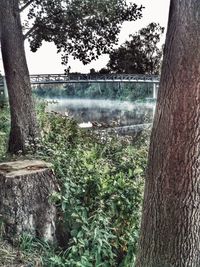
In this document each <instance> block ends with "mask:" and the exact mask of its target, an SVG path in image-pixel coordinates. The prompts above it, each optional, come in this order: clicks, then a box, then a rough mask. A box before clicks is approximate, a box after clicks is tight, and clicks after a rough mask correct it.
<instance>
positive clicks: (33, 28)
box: [24, 25, 37, 40]
mask: <svg viewBox="0 0 200 267" xmlns="http://www.w3.org/2000/svg"><path fill="white" fill-rule="evenodd" d="M36 28H37V26H36V25H33V27H32V28H30V29H29V30H28V31H27V32H26V33H25V34H24V40H26V39H27V38H28V37H29V36H30V35H31V33H32V32H33V31H34V30H35V29H36Z"/></svg>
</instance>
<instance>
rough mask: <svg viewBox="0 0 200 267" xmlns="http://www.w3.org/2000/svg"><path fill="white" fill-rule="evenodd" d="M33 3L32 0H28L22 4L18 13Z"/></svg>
mask: <svg viewBox="0 0 200 267" xmlns="http://www.w3.org/2000/svg"><path fill="white" fill-rule="evenodd" d="M32 2H34V0H29V1H28V2H27V3H26V4H24V5H23V6H22V7H21V8H20V9H19V12H22V11H24V9H26V8H27V7H28V6H30V4H31V3H32Z"/></svg>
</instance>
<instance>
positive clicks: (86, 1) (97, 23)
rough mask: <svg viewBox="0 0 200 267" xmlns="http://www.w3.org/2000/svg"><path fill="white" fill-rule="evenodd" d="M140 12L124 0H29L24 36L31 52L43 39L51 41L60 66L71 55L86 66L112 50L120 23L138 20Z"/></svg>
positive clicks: (140, 10) (136, 7)
mask: <svg viewBox="0 0 200 267" xmlns="http://www.w3.org/2000/svg"><path fill="white" fill-rule="evenodd" d="M22 2H25V3H28V2H29V1H28V0H27V1H22ZM141 12H142V6H140V7H138V6H137V5H136V4H127V3H126V0H72V1H71V0H65V1H60V0H54V1H52V0H45V1H44V0H43V1H41V0H33V1H31V6H30V10H29V13H28V19H29V20H31V21H32V27H31V29H29V30H28V31H27V33H26V35H25V36H26V37H28V39H29V41H30V46H31V50H32V51H36V50H37V49H38V48H39V47H40V46H41V45H42V41H43V40H45V41H47V42H54V44H55V45H56V47H57V51H58V52H62V53H63V54H62V61H63V63H66V62H67V59H68V55H69V54H71V55H72V56H73V57H74V58H78V59H80V60H81V61H82V62H83V63H84V64H87V63H89V62H90V61H91V60H94V59H97V58H98V56H99V55H100V54H102V53H109V52H110V51H112V48H113V46H114V45H116V44H117V41H118V37H117V36H118V34H119V32H120V29H121V25H122V23H123V22H124V21H133V20H136V19H138V18H141V16H142V14H141ZM27 24H28V22H27ZM27 26H28V25H26V27H27Z"/></svg>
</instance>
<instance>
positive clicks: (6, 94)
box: [3, 76, 8, 99]
mask: <svg viewBox="0 0 200 267" xmlns="http://www.w3.org/2000/svg"><path fill="white" fill-rule="evenodd" d="M3 85H4V95H5V98H6V99H7V98H8V88H7V84H6V77H5V76H4V77H3Z"/></svg>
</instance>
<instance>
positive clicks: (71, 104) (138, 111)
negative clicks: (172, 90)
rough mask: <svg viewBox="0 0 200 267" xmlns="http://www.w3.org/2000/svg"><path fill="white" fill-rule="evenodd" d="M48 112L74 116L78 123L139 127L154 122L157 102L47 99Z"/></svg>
mask: <svg viewBox="0 0 200 267" xmlns="http://www.w3.org/2000/svg"><path fill="white" fill-rule="evenodd" d="M45 100H46V101H48V106H47V111H55V112H59V113H62V114H65V115H69V116H72V117H73V118H74V119H75V120H76V121H77V122H78V123H88V122H98V123H104V124H107V125H108V126H109V125H111V126H113V124H114V123H115V125H117V126H127V125H135V124H136V125H137V124H143V123H151V122H152V121H153V115H154V109H155V101H154V102H152V100H150V99H149V100H148V99H146V100H144V101H143V102H137V101H135V102H129V101H119V100H109V99H106V100H103V99H99V100H98V99H80V98H75V99H74V98H73V99H70V98H53V99H51V98H46V99H45Z"/></svg>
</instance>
